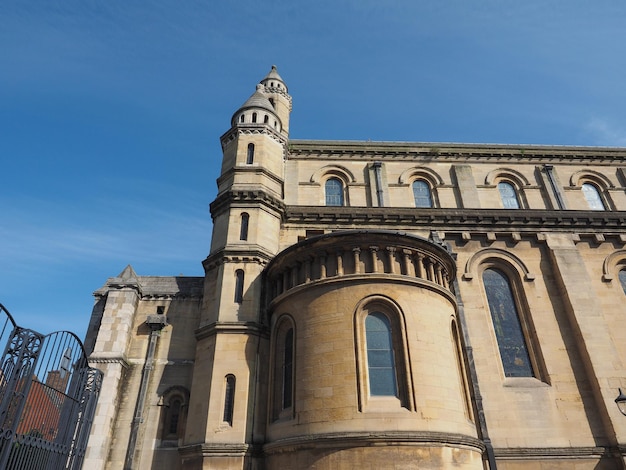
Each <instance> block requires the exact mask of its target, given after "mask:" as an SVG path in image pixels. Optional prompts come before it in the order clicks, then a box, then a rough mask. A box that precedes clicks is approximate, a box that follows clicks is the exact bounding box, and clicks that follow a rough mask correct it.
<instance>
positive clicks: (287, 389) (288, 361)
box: [282, 328, 293, 410]
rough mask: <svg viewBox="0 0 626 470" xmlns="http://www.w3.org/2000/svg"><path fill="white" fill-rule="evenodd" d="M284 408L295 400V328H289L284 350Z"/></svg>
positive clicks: (288, 406)
mask: <svg viewBox="0 0 626 470" xmlns="http://www.w3.org/2000/svg"><path fill="white" fill-rule="evenodd" d="M282 395H283V405H282V407H283V410H284V409H287V408H291V404H292V402H293V328H290V329H289V330H287V334H285V343H284V350H283V390H282Z"/></svg>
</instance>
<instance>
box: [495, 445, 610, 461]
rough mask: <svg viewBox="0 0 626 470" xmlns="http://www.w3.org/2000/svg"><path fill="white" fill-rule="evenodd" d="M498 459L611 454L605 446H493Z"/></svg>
mask: <svg viewBox="0 0 626 470" xmlns="http://www.w3.org/2000/svg"><path fill="white" fill-rule="evenodd" d="M494 454H495V456H496V458H498V459H499V460H528V459H532V460H542V459H558V460H562V459H568V460H569V459H584V458H594V459H597V458H598V457H600V456H605V455H612V454H613V451H612V450H611V449H610V448H607V447H515V448H495V449H494Z"/></svg>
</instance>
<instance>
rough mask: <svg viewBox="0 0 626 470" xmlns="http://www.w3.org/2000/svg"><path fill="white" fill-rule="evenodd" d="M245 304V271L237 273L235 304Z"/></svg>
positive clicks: (239, 270) (240, 270)
mask: <svg viewBox="0 0 626 470" xmlns="http://www.w3.org/2000/svg"><path fill="white" fill-rule="evenodd" d="M242 302H243V270H242V269H238V270H237V271H235V303H238V304H240V303H242Z"/></svg>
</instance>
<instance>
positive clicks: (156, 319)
mask: <svg viewBox="0 0 626 470" xmlns="http://www.w3.org/2000/svg"><path fill="white" fill-rule="evenodd" d="M146 325H148V327H150V342H149V343H148V351H147V352H146V361H145V362H144V366H143V371H142V372H141V384H140V385H139V393H138V394H137V405H136V406H135V416H134V417H133V422H132V425H131V429H130V437H129V438H128V449H127V450H126V461H125V462H124V470H133V469H134V468H135V466H134V464H133V460H134V458H135V448H136V446H137V435H138V434H139V428H140V425H141V423H142V422H143V408H144V404H145V401H146V394H147V393H148V384H149V383H150V377H151V376H152V369H153V363H154V352H155V351H156V346H157V342H158V340H159V336H160V335H161V330H162V329H163V327H165V325H167V317H166V316H165V315H162V314H159V315H148V319H147V320H146Z"/></svg>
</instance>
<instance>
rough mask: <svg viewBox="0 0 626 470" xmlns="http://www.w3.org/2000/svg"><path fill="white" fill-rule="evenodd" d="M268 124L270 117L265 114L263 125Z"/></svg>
mask: <svg viewBox="0 0 626 470" xmlns="http://www.w3.org/2000/svg"><path fill="white" fill-rule="evenodd" d="M268 122H270V117H269V116H268V115H267V114H266V115H265V117H264V118H263V124H267V123H268Z"/></svg>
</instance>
